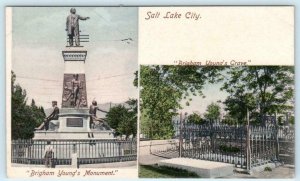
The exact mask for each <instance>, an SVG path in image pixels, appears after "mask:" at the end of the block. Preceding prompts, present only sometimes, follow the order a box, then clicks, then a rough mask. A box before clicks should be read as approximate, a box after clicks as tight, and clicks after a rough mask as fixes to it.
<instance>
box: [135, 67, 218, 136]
mask: <svg viewBox="0 0 300 181" xmlns="http://www.w3.org/2000/svg"><path fill="white" fill-rule="evenodd" d="M221 69H222V68H216V67H199V66H170V65H152V66H141V69H140V71H141V72H140V77H141V80H140V86H141V87H140V89H141V91H140V97H141V101H140V102H141V105H140V106H141V132H142V133H143V134H147V136H148V137H149V138H151V139H153V138H154V139H161V138H163V139H166V138H171V137H172V136H173V133H174V131H173V123H172V118H173V116H175V115H177V110H178V109H181V105H180V101H181V100H182V99H186V100H187V103H186V104H187V105H188V104H189V101H192V99H190V96H191V95H193V96H196V95H199V96H203V93H202V91H201V90H202V89H203V85H204V84H205V83H207V82H210V83H213V82H215V81H217V80H218V79H220V75H219V70H221Z"/></svg>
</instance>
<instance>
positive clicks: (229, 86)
mask: <svg viewBox="0 0 300 181" xmlns="http://www.w3.org/2000/svg"><path fill="white" fill-rule="evenodd" d="M227 75H228V79H227V80H226V81H225V83H224V85H223V87H222V88H221V90H225V91H226V92H228V93H229V94H230V96H228V97H227V99H226V100H225V102H224V104H225V105H226V110H228V111H229V114H230V115H231V116H232V117H234V118H236V119H239V120H242V119H245V117H246V114H247V109H248V110H249V112H250V117H251V118H252V119H253V118H255V120H262V119H263V117H264V116H265V115H267V114H274V113H275V112H278V113H284V112H285V111H287V110H291V109H293V101H294V100H293V99H294V67H290V66H247V67H231V68H228V69H227Z"/></svg>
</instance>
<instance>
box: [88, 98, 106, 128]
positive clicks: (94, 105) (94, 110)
mask: <svg viewBox="0 0 300 181" xmlns="http://www.w3.org/2000/svg"><path fill="white" fill-rule="evenodd" d="M97 111H101V112H104V113H107V111H104V110H102V109H100V108H99V107H98V106H97V101H95V100H93V102H92V105H91V106H90V111H89V113H90V115H91V116H90V128H91V129H92V128H94V126H95V124H97V123H98V124H101V126H103V127H104V128H105V129H106V130H110V129H111V128H110V126H109V125H108V124H107V122H106V121H105V120H104V119H102V118H98V117H97V115H96V113H97Z"/></svg>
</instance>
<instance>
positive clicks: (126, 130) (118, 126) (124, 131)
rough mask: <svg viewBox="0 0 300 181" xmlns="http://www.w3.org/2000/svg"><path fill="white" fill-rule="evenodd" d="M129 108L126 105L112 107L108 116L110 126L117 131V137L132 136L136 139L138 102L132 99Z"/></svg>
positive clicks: (128, 103)
mask: <svg viewBox="0 0 300 181" xmlns="http://www.w3.org/2000/svg"><path fill="white" fill-rule="evenodd" d="M126 103H127V105H128V106H129V108H127V107H125V106H124V105H117V106H114V107H112V108H111V109H110V110H109V112H108V113H107V114H106V119H107V121H108V124H109V125H110V126H111V127H112V128H113V129H115V130H116V135H126V139H128V137H129V136H130V135H133V137H136V133H137V100H135V99H130V100H128V101H127V102H126Z"/></svg>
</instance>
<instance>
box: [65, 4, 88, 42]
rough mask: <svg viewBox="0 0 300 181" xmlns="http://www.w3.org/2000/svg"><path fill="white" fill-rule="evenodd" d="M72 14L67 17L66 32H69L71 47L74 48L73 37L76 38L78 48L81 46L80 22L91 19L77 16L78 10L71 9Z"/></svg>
mask: <svg viewBox="0 0 300 181" xmlns="http://www.w3.org/2000/svg"><path fill="white" fill-rule="evenodd" d="M70 12H71V14H70V15H69V16H68V17H67V22H66V31H67V32H68V36H69V45H70V46H73V37H74V36H75V44H76V46H80V42H79V20H87V19H90V17H82V16H80V15H78V14H76V9H75V8H71V9H70Z"/></svg>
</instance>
